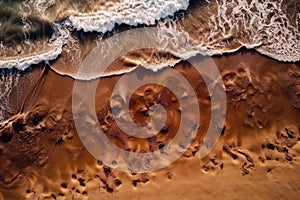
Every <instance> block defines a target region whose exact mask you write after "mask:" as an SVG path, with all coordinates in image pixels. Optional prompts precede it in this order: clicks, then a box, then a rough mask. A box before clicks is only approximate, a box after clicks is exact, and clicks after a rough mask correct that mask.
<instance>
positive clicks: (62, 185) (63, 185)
mask: <svg viewBox="0 0 300 200" xmlns="http://www.w3.org/2000/svg"><path fill="white" fill-rule="evenodd" d="M60 186H61V187H62V188H68V185H67V183H62V184H61V185H60Z"/></svg>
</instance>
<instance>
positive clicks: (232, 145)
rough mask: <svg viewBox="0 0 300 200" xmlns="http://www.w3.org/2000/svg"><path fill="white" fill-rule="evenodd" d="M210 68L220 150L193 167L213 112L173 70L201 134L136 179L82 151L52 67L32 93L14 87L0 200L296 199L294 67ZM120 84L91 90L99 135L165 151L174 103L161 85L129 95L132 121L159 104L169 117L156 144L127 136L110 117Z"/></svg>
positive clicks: (61, 79)
mask: <svg viewBox="0 0 300 200" xmlns="http://www.w3.org/2000/svg"><path fill="white" fill-rule="evenodd" d="M213 60H214V62H215V63H216V65H217V67H218V69H219V70H220V72H221V74H222V78H223V81H224V85H225V89H226V94H227V115H226V121H225V125H224V127H222V135H221V137H220V138H219V140H218V142H217V144H216V146H215V147H214V148H213V150H212V151H211V152H210V153H209V154H208V155H207V156H206V157H205V158H203V159H201V160H200V159H199V157H198V153H199V148H200V147H201V144H202V141H203V138H204V136H205V134H206V131H207V128H208V124H209V119H210V118H209V117H210V113H211V109H210V105H211V103H210V98H209V94H208V91H207V87H206V86H205V83H204V82H203V79H201V76H200V75H199V74H197V73H195V69H194V68H193V67H192V66H191V65H190V64H189V63H187V62H180V63H179V64H177V65H176V66H175V67H174V69H175V70H176V71H178V72H180V73H181V74H182V75H183V76H184V77H186V78H187V79H188V81H189V82H190V83H191V86H192V87H193V89H194V90H195V91H196V93H197V97H198V103H199V105H200V106H199V107H200V111H201V116H200V120H199V123H200V126H199V128H198V130H197V135H196V137H195V139H194V140H193V142H192V145H191V146H190V147H189V149H188V150H187V151H186V152H184V154H183V155H182V156H181V157H180V158H179V159H178V160H177V161H175V162H174V163H173V164H171V165H170V166H168V167H166V168H164V169H161V170H158V171H154V172H149V173H142V174H139V173H138V174H135V173H126V172H119V171H117V170H114V169H111V168H109V167H107V166H105V165H103V164H102V163H101V161H97V160H96V159H95V158H94V157H93V156H91V155H90V153H89V152H88V151H87V150H86V148H85V147H84V146H83V144H82V142H81V140H80V139H79V137H78V134H77V132H76V129H75V127H74V122H73V117H72V90H73V85H74V80H73V79H72V78H70V77H68V76H62V75H59V74H57V73H56V72H54V71H53V70H52V69H50V68H49V67H48V66H41V67H40V68H35V69H33V70H31V71H30V70H28V71H27V72H26V73H27V74H32V75H33V77H34V78H32V80H34V84H33V85H32V86H30V87H29V86H26V85H20V86H19V91H21V92H20V93H19V94H23V95H21V96H22V97H24V98H23V100H24V101H23V102H24V104H23V106H22V109H21V110H20V113H19V114H18V113H15V114H16V115H12V116H11V117H10V119H9V120H8V121H6V122H5V123H4V122H3V123H1V128H0V147H1V150H0V157H1V158H0V160H1V163H0V168H1V171H0V184H1V186H0V188H1V189H0V191H1V192H0V199H5V200H6V199H98V198H102V199H129V198H130V199H153V198H157V197H158V196H159V198H160V199H297V197H298V196H299V193H300V188H299V182H300V179H299V176H298V175H297V174H299V172H300V167H299V165H300V163H299V156H300V146H299V144H298V140H299V130H300V124H299V118H300V113H299V111H300V94H299V86H300V79H299V76H300V64H299V63H281V62H277V61H275V60H273V59H270V58H267V57H265V56H262V55H260V54H259V53H257V52H255V51H252V50H244V49H243V50H240V51H239V52H237V53H233V54H227V55H222V56H214V57H213ZM117 62H118V61H116V63H117ZM116 63H115V64H116ZM119 64H120V63H119ZM138 70H145V69H142V68H138V69H136V70H135V71H138ZM164 70H165V69H163V70H161V71H159V72H158V73H164ZM132 73H134V72H132ZM153 73H154V72H153ZM120 77H121V75H120V76H112V77H105V78H102V79H101V82H100V85H99V87H98V88H97V93H96V94H97V95H96V97H95V101H96V106H95V108H96V113H97V117H98V120H99V122H100V124H101V128H102V129H103V131H104V132H105V133H106V135H107V136H108V137H109V138H110V139H111V141H113V142H114V143H115V144H117V145H118V146H120V147H122V148H125V149H127V150H129V151H132V152H139V151H140V152H145V151H146V152H147V151H153V150H155V149H158V148H160V147H161V145H167V144H168V143H169V142H170V141H171V140H172V138H173V137H174V135H175V134H176V131H177V129H178V123H180V122H178V118H179V116H180V113H178V112H177V111H176V110H178V109H179V105H178V101H177V100H176V98H175V100H174V98H172V93H171V92H169V91H167V90H166V88H164V87H161V86H158V85H147V86H145V87H142V88H140V89H139V90H137V91H135V93H134V95H133V96H132V97H131V101H132V102H133V103H132V106H131V107H130V112H131V114H132V116H133V119H134V120H135V122H137V123H138V124H144V123H147V120H149V114H148V112H147V108H148V107H147V105H148V106H149V104H151V103H155V102H160V103H161V104H162V105H164V106H165V108H166V111H167V113H168V118H167V123H166V125H167V126H166V127H165V129H164V130H163V131H160V132H159V133H158V134H157V136H156V137H155V138H153V139H151V140H146V139H137V138H134V137H130V136H128V135H127V134H125V133H124V132H122V131H121V130H120V129H119V128H118V127H117V126H116V124H115V122H114V120H113V119H111V118H110V116H111V110H110V108H109V101H110V100H111V99H110V94H111V93H112V90H113V86H114V84H115V83H116V82H117V81H118V80H119V79H120ZM94 81H97V80H94ZM146 91H148V92H149V91H151V94H150V95H149V93H145V92H146ZM11 98H12V99H13V97H11ZM141 108H146V110H145V109H141ZM16 110H17V109H16ZM170 116H175V117H170Z"/></svg>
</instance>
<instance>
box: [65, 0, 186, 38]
mask: <svg viewBox="0 0 300 200" xmlns="http://www.w3.org/2000/svg"><path fill="white" fill-rule="evenodd" d="M188 5H189V0H148V1H144V0H136V1H132V0H125V1H124V2H122V3H120V4H117V5H115V6H112V7H110V8H109V9H108V10H100V11H98V12H96V13H92V14H79V15H73V16H70V17H69V20H70V22H71V24H72V26H73V27H74V28H75V29H76V30H84V31H86V32H87V31H97V32H102V33H105V32H107V31H111V30H112V29H113V28H114V27H115V25H116V24H119V25H120V24H127V25H132V26H136V25H138V24H146V25H154V24H155V21H156V20H159V19H161V18H165V17H167V16H169V15H172V14H173V13H175V12H176V11H178V10H186V9H187V8H188Z"/></svg>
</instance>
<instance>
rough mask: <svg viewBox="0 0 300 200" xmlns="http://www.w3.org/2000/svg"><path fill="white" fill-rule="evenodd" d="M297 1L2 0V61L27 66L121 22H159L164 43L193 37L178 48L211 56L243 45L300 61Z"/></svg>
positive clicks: (0, 63) (2, 65)
mask: <svg viewBox="0 0 300 200" xmlns="http://www.w3.org/2000/svg"><path fill="white" fill-rule="evenodd" d="M299 4H300V3H299V1H293V0H276V1H274V0H267V1H258V0H252V1H250V0H226V1H225V0H212V1H204V0H191V1H188V0H167V1H164V0H147V1H143V0H123V1H118V0H116V1H114V0H113V1H104V0H100V1H96V0H93V1H90V0H89V1H71V0H70V1H62V0H51V1H44V0H39V1H33V0H22V1H21V0H19V1H12V0H6V1H3V0H2V1H0V13H1V17H0V68H17V69H20V70H24V69H26V68H28V67H29V66H30V65H32V64H37V63H39V62H42V61H47V60H54V59H56V58H57V57H58V56H59V55H60V54H61V53H62V51H63V47H64V45H65V44H67V43H68V40H70V39H71V38H72V37H71V35H72V34H73V35H74V34H76V33H78V32H80V33H83V34H84V33H85V32H95V33H99V37H101V36H103V35H104V34H105V33H107V32H110V31H114V28H115V27H118V25H121V24H127V25H130V26H131V28H132V29H134V27H136V26H141V25H144V26H153V25H156V26H157V27H159V28H160V30H161V33H163V34H162V40H160V42H167V43H174V45H177V46H179V45H180V42H182V41H186V42H188V43H189V44H188V45H185V46H186V47H188V48H187V49H185V50H183V49H182V48H183V47H181V48H180V50H181V52H179V53H182V51H186V52H189V51H194V52H198V53H201V54H208V55H214V54H222V53H224V52H232V51H236V50H237V49H239V48H240V47H242V46H244V47H247V48H255V49H256V50H257V51H259V52H260V53H262V54H265V55H268V56H270V57H272V58H275V59H277V60H280V61H288V62H295V61H299V60H300V46H299V44H300V43H299V41H300V33H299V30H300V27H299V23H300V5H299ZM178 11H179V12H178ZM174 14H175V17H174ZM178 33H179V34H178ZM174 35H176V37H175V38H174ZM178 35H181V36H180V37H178ZM161 46H164V43H162V44H161Z"/></svg>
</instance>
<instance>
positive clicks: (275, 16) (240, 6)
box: [210, 0, 300, 62]
mask: <svg viewBox="0 0 300 200" xmlns="http://www.w3.org/2000/svg"><path fill="white" fill-rule="evenodd" d="M216 2H217V5H218V6H217V8H218V12H217V13H216V14H214V15H213V16H212V17H211V18H210V26H211V27H220V29H221V34H222V35H223V37H224V38H226V37H233V38H238V34H241V33H242V34H245V35H247V37H248V38H249V40H250V44H248V46H250V47H251V46H252V45H255V44H261V45H259V46H257V47H255V49H256V50H257V51H259V52H260V53H263V54H265V55H268V56H270V57H273V58H275V59H277V60H279V61H288V62H295V61H299V60H300V27H299V14H298V15H297V19H295V20H296V27H295V26H293V25H292V24H291V23H290V21H289V19H288V17H287V14H286V12H287V11H283V10H282V7H283V4H284V3H285V1H284V0H280V1H271V0H266V1H260V0H253V1H251V2H250V3H248V0H227V1H224V0H217V1H216ZM228 13H231V14H230V15H228ZM228 27H229V29H228ZM236 30H237V31H236ZM214 34H215V35H217V34H219V32H217V31H216V32H215V33H214ZM214 34H212V35H211V38H214Z"/></svg>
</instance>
